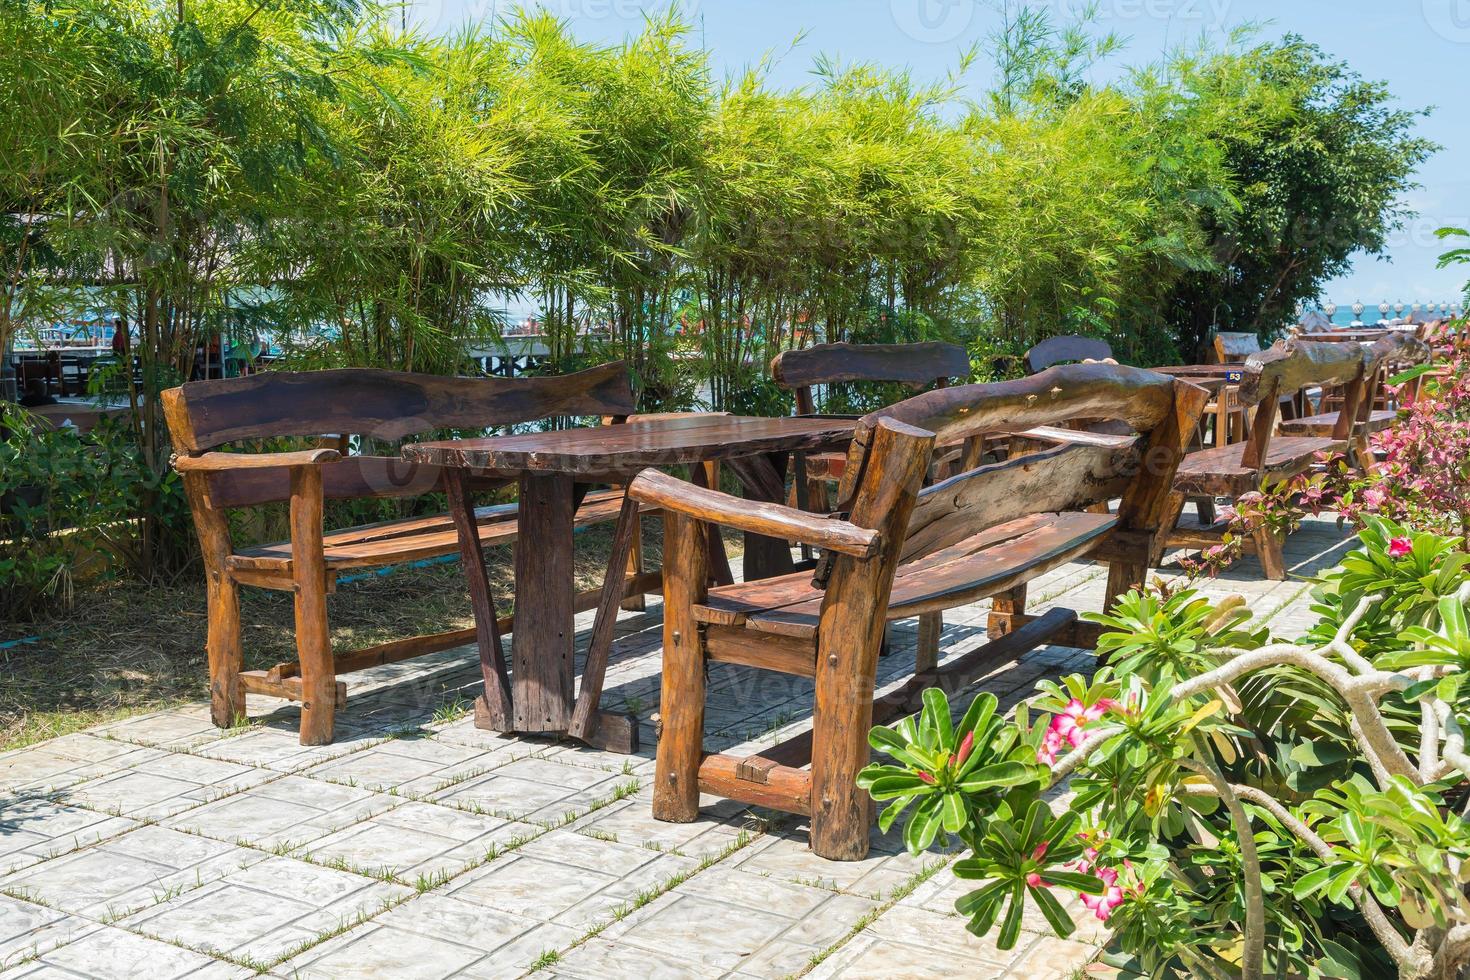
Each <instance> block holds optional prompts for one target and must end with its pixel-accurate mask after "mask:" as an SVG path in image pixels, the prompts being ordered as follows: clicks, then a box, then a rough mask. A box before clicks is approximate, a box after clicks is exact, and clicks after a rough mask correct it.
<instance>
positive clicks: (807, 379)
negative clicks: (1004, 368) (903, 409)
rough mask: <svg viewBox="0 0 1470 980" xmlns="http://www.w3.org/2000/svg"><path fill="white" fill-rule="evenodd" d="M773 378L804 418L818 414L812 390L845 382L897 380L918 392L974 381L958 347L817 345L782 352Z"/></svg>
mask: <svg viewBox="0 0 1470 980" xmlns="http://www.w3.org/2000/svg"><path fill="white" fill-rule="evenodd" d="M771 377H773V378H774V379H775V380H776V383H777V384H778V385H780V386H781V387H783V388H786V389H787V390H789V391H792V392H794V393H795V395H796V411H797V414H799V415H811V414H813V413H814V412H815V411H816V405H815V402H814V401H813V399H812V388H813V387H815V386H817V385H830V384H839V383H841V382H844V381H876V382H883V381H887V382H896V383H900V384H906V385H909V386H910V387H912V388H915V389H919V388H924V387H927V386H929V385H938V386H940V387H944V386H946V385H948V384H949V382H950V381H952V380H966V379H968V378H969V377H970V355H969V354H967V353H966V352H965V349H964V348H963V347H960V346H959V345H958V344H946V343H942V342H940V341H927V342H925V343H919V344H816V345H814V346H812V347H803V348H801V349H799V350H788V351H783V352H781V353H780V354H777V355H776V357H775V358H774V359H773V360H772V361H771Z"/></svg>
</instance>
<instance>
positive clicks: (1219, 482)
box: [1169, 340, 1364, 581]
mask: <svg viewBox="0 0 1470 980" xmlns="http://www.w3.org/2000/svg"><path fill="white" fill-rule="evenodd" d="M1363 376H1364V358H1363V351H1362V348H1361V347H1360V346H1359V345H1357V344H1312V343H1307V342H1305V341H1296V340H1292V341H1284V342H1282V343H1278V344H1277V345H1276V346H1275V347H1272V348H1271V349H1270V350H1267V351H1262V352H1261V353H1259V354H1253V355H1251V357H1250V358H1249V359H1247V360H1246V362H1245V365H1244V375H1243V377H1242V379H1241V384H1240V399H1241V403H1242V404H1243V405H1245V406H1246V407H1248V408H1254V413H1255V415H1254V418H1253V419H1252V420H1251V423H1250V434H1249V436H1248V437H1247V438H1246V441H1245V442H1237V443H1233V444H1230V445H1225V446H1215V447H1213V448H1210V449H1204V450H1200V451H1199V452H1194V453H1190V454H1189V456H1188V457H1187V458H1186V459H1185V460H1184V463H1183V465H1181V466H1180V467H1179V473H1178V475H1177V477H1176V478H1175V481H1174V491H1175V494H1174V498H1173V501H1172V502H1171V504H1170V512H1171V517H1170V524H1171V525H1172V524H1175V523H1176V522H1177V521H1178V520H1179V515H1180V513H1181V512H1182V511H1183V509H1184V504H1185V501H1186V500H1187V499H1199V498H1204V499H1207V500H1211V501H1213V499H1214V498H1216V497H1228V498H1231V499H1235V498H1237V497H1240V496H1241V495H1242V494H1245V493H1248V492H1250V491H1252V490H1259V489H1260V488H1261V486H1262V485H1263V484H1275V483H1279V482H1280V481H1282V480H1286V479H1290V478H1291V477H1293V476H1296V475H1297V474H1299V473H1304V472H1306V471H1307V470H1309V469H1310V468H1311V467H1312V466H1313V465H1314V464H1315V463H1316V459H1317V454H1318V453H1323V452H1338V451H1341V450H1343V449H1346V448H1347V446H1348V442H1349V440H1350V438H1351V437H1352V434H1353V426H1354V424H1355V421H1356V419H1357V411H1358V408H1357V401H1358V398H1359V397H1360V396H1361V395H1362V390H1363ZM1314 386H1321V387H1322V388H1324V389H1325V388H1329V387H1337V386H1341V387H1344V388H1345V390H1346V391H1347V392H1348V396H1347V400H1346V402H1345V403H1344V405H1343V407H1342V409H1341V410H1340V411H1339V412H1338V413H1337V416H1336V418H1335V419H1334V420H1333V428H1332V432H1331V433H1330V434H1329V435H1326V436H1295V435H1289V436H1280V437H1276V436H1275V432H1276V422H1277V413H1278V410H1279V406H1280V405H1281V402H1282V399H1283V398H1284V397H1290V396H1292V395H1294V394H1296V393H1297V392H1300V391H1302V390H1304V389H1306V388H1309V387H1314ZM1222 532H1223V528H1221V529H1216V528H1214V527H1213V526H1205V525H1203V524H1201V525H1198V526H1189V527H1186V526H1177V527H1175V529H1174V532H1173V533H1172V534H1171V535H1170V536H1169V544H1170V545H1171V546H1180V547H1199V548H1207V547H1211V546H1213V545H1216V544H1219V543H1220V540H1221V538H1220V535H1221V533H1222ZM1247 545H1248V547H1249V548H1251V549H1252V550H1254V551H1255V553H1256V554H1257V555H1258V556H1259V557H1260V559H1261V564H1262V565H1263V566H1264V567H1265V571H1266V575H1267V576H1268V577H1269V578H1272V579H1275V580H1277V581H1285V579H1286V562H1285V557H1284V555H1283V553H1282V541H1281V539H1280V538H1279V537H1277V536H1276V535H1274V534H1272V533H1270V532H1269V531H1267V530H1265V529H1262V530H1260V531H1258V532H1257V533H1256V534H1255V535H1254V536H1253V538H1252V540H1251V541H1250V542H1248V543H1247Z"/></svg>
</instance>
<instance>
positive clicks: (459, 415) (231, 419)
mask: <svg viewBox="0 0 1470 980" xmlns="http://www.w3.org/2000/svg"><path fill="white" fill-rule="evenodd" d="M163 409H164V417H165V419H166V420H167V422H168V427H169V432H170V434H171V436H172V437H173V442H174V449H175V451H176V452H178V453H180V454H188V455H197V454H199V453H202V452H206V451H208V450H210V449H214V448H216V447H218V446H223V445H226V444H229V443H233V442H241V441H248V440H255V439H270V438H278V437H293V436H326V435H330V436H335V437H338V438H339V439H340V440H341V443H342V445H343V448H345V446H346V440H345V437H346V436H349V435H364V436H369V437H371V438H372V439H374V440H381V441H387V442H393V441H397V440H399V439H404V438H407V437H409V436H414V435H419V434H421V433H424V432H430V431H433V430H436V429H471V430H475V431H483V430H486V429H492V428H499V427H503V426H510V425H517V424H521V423H525V422H535V421H539V420H541V419H547V418H554V417H558V416H582V415H586V416H613V417H615V418H621V417H624V416H627V415H629V414H631V413H632V412H633V410H634V400H633V391H632V387H631V385H630V383H629V379H628V368H627V365H626V364H625V363H624V362H622V361H615V362H612V363H609V364H603V365H600V366H598V367H595V368H590V369H588V370H586V371H580V372H578V373H576V374H568V375H561V376H557V377H544V378H539V377H538V378H449V377H440V376H437V375H428V374H410V373H407V372H400V371H382V370H377V369H369V368H343V369H338V370H331V371H310V372H299V373H298V372H285V371H267V372H263V373H260V374H252V375H249V376H247V377H241V378H226V379H221V380H214V381H191V382H189V383H188V384H184V385H181V386H179V387H177V388H171V389H169V390H168V391H165V392H164V393H163ZM438 482H439V470H438V469H437V468H436V467H432V466H417V465H414V464H410V463H406V462H405V461H403V460H401V459H399V458H397V457H385V456H344V458H343V459H341V460H339V461H337V462H335V463H329V464H326V465H325V466H323V471H322V483H323V493H324V495H325V496H326V497H328V498H354V497H400V496H414V495H417V494H421V493H427V492H429V491H431V490H433V489H434V488H435V487H436V485H437V484H438ZM209 484H210V490H211V502H212V503H213V505H214V506H216V507H242V506H248V505H252V504H259V503H268V502H271V501H277V500H286V499H288V498H289V497H290V475H289V472H288V471H287V470H285V469H276V468H265V469H254V470H237V471H232V472H226V473H214V474H210V475H209Z"/></svg>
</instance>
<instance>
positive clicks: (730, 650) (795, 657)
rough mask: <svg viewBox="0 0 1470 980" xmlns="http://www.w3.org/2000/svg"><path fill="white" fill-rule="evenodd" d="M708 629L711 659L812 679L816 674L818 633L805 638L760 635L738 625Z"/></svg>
mask: <svg viewBox="0 0 1470 980" xmlns="http://www.w3.org/2000/svg"><path fill="white" fill-rule="evenodd" d="M702 628H703V630H704V652H705V656H706V657H708V658H709V659H710V660H717V661H719V662H721V663H727V664H744V665H745V666H747V667H759V668H760V669H762V670H774V671H778V672H780V673H783V674H796V675H798V676H800V677H811V676H812V675H813V674H814V673H815V671H816V661H817V645H816V643H815V638H816V630H812V632H811V633H810V634H808V635H807V636H806V637H804V638H800V639H795V638H791V637H785V636H778V635H775V634H770V633H757V632H755V631H754V630H748V629H742V628H740V627H738V626H710V625H706V626H703V627H702Z"/></svg>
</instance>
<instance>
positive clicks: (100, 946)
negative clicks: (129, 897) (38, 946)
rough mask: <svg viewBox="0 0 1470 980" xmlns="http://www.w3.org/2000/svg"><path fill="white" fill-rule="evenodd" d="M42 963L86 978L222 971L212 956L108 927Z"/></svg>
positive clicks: (167, 977)
mask: <svg viewBox="0 0 1470 980" xmlns="http://www.w3.org/2000/svg"><path fill="white" fill-rule="evenodd" d="M39 962H40V964H42V965H45V966H51V967H57V968H59V969H61V970H66V971H69V972H70V973H72V974H74V975H77V976H83V977H97V978H116V977H148V978H150V980H171V978H173V977H186V976H187V977H193V976H199V975H200V974H201V973H202V972H203V971H206V970H208V971H210V973H211V974H214V975H220V968H221V965H220V964H218V963H217V962H216V961H215V960H212V959H210V958H209V957H208V956H204V955H201V954H199V953H195V952H191V951H189V950H187V949H180V948H179V947H177V946H170V945H169V944H168V943H161V942H158V941H157V940H153V939H147V938H145V937H143V936H138V935H134V934H133V933H131V932H127V931H126V930H123V929H117V928H112V927H108V926H103V927H101V928H98V929H95V930H94V931H92V932H89V933H87V934H86V935H84V936H82V937H81V938H79V939H77V940H76V941H75V942H72V943H68V944H66V945H65V946H61V947H58V948H57V949H54V950H51V951H50V952H49V953H46V954H44V955H43V956H42V957H41V959H40V961H39ZM242 972H244V971H241V970H240V969H239V968H235V967H230V968H228V973H231V974H235V975H239V974H241V973H242ZM226 975H227V974H226Z"/></svg>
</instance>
